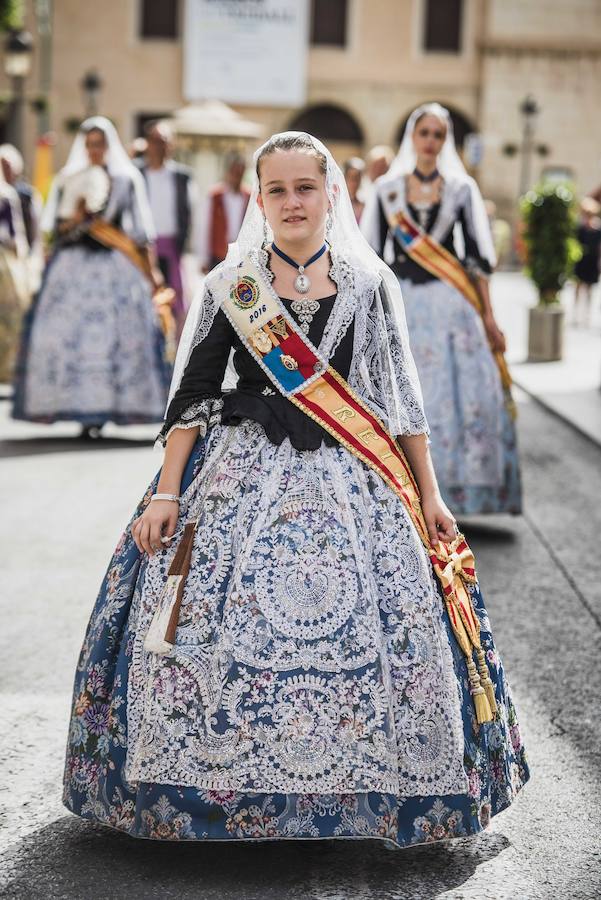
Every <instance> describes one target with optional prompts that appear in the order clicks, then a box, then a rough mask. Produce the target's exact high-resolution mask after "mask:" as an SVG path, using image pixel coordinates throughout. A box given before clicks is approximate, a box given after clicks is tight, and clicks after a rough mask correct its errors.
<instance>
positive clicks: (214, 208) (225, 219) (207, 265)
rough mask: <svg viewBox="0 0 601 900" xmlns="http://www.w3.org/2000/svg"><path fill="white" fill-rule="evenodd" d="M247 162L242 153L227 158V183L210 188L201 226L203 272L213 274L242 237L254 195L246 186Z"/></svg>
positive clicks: (220, 183)
mask: <svg viewBox="0 0 601 900" xmlns="http://www.w3.org/2000/svg"><path fill="white" fill-rule="evenodd" d="M245 171H246V162H245V160H244V157H243V156H241V155H240V154H239V153H230V154H228V155H227V156H226V158H225V175H224V178H223V181H220V182H218V183H217V184H215V185H213V187H212V188H210V190H209V193H208V196H207V197H206V199H205V202H204V203H203V205H202V209H201V214H200V218H199V223H198V234H199V241H198V242H199V254H200V266H201V270H202V271H203V272H204V273H206V272H210V270H211V269H213V268H214V267H215V266H216V265H218V263H220V262H223V260H224V259H225V257H226V254H227V248H228V244H231V243H232V242H233V241H235V240H236V238H237V237H238V232H239V231H240V226H241V225H242V220H243V219H244V214H245V213H246V208H247V206H248V200H249V197H250V191H249V190H248V188H247V187H246V186H245V185H244V184H242V179H243V178H244V173H245Z"/></svg>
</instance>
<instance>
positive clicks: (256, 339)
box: [250, 328, 273, 356]
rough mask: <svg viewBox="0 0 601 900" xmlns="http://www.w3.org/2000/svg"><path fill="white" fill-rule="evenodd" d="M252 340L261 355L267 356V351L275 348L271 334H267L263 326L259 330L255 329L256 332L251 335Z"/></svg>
mask: <svg viewBox="0 0 601 900" xmlns="http://www.w3.org/2000/svg"><path fill="white" fill-rule="evenodd" d="M250 342H251V344H252V345H253V347H254V348H255V350H256V351H257V353H260V354H261V356H265V354H266V353H269V351H270V350H272V349H273V344H272V343H271V340H270V339H269V335H267V334H265V332H264V331H263V329H262V328H259V330H258V331H255V333H254V334H253V335H251V337H250Z"/></svg>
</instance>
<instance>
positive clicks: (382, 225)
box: [361, 103, 521, 514]
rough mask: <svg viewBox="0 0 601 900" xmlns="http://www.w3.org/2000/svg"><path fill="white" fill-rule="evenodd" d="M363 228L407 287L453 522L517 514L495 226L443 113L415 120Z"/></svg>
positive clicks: (426, 110)
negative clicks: (493, 287)
mask: <svg viewBox="0 0 601 900" xmlns="http://www.w3.org/2000/svg"><path fill="white" fill-rule="evenodd" d="M361 227H362V230H363V233H364V234H365V235H366V237H367V239H368V240H369V242H370V243H371V245H372V246H373V247H374V248H375V249H376V251H377V252H378V253H379V255H380V256H381V257H382V258H384V259H386V260H387V261H389V262H390V264H391V267H392V270H393V271H394V272H395V274H396V275H397V277H398V279H399V282H400V285H401V289H402V293H403V300H404V303H405V310H406V314H407V325H408V328H409V338H410V341H411V350H412V352H413V356H414V358H415V362H416V365H417V371H418V374H419V379H420V382H421V386H422V390H423V393H424V406H425V410H426V415H427V417H428V423H429V425H430V429H431V440H432V446H431V450H432V459H433V461H434V467H435V469H436V474H437V477H438V481H439V484H440V489H441V493H442V496H443V497H444V498H445V500H446V502H447V503H448V504H449V505H450V506H451V507H452V509H453V511H454V512H455V513H456V514H470V513H495V512H510V513H519V512H520V510H521V486H520V473H519V463H518V453H517V444H516V435H515V427H514V422H513V415H514V407H513V403H512V401H511V396H510V393H509V376H508V373H507V368H506V366H505V362H504V359H503V352H504V350H505V339H504V337H503V334H502V333H501V331H500V330H499V327H498V325H497V323H496V321H495V317H494V314H493V311H492V307H491V303H490V297H489V291H488V278H489V277H490V275H491V272H492V270H493V267H494V265H495V252H494V247H493V242H492V236H491V232H490V225H489V222H488V217H487V215H486V210H485V207H484V203H483V200H482V197H481V195H480V191H479V190H478V186H477V185H476V182H475V181H474V180H473V179H472V178H470V177H469V176H468V174H467V173H466V171H465V168H464V167H463V163H462V162H461V160H460V158H459V156H458V154H457V151H456V149H455V142H454V139H453V126H452V122H451V117H450V116H449V113H448V111H447V110H446V109H444V108H443V107H441V106H439V104H437V103H429V104H426V105H424V106H420V107H418V108H417V109H416V110H414V112H413V113H412V114H411V116H410V117H409V121H408V123H407V127H406V129H405V134H404V137H403V141H402V144H401V148H400V150H399V153H398V155H397V158H396V160H395V161H394V162H393V164H392V166H391V167H390V170H389V172H388V173H387V174H386V175H385V176H383V177H382V178H381V179H379V180H378V181H377V182H376V185H375V189H374V191H373V192H372V194H371V195H370V202H369V204H368V207H367V208H366V210H365V212H364V214H363V218H362V220H361ZM460 260H461V261H460Z"/></svg>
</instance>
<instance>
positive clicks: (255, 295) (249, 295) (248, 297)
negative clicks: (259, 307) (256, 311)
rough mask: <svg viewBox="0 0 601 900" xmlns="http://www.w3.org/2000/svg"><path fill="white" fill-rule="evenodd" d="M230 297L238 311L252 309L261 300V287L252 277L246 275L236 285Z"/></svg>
mask: <svg viewBox="0 0 601 900" xmlns="http://www.w3.org/2000/svg"><path fill="white" fill-rule="evenodd" d="M230 297H231V299H232V300H233V301H234V303H235V304H236V306H237V307H238V309H251V308H252V307H253V306H254V305H255V303H256V302H257V300H258V299H259V285H258V284H257V282H256V281H255V279H254V278H251V276H250V275H245V276H244V277H243V278H241V279H240V281H238V282H237V283H236V284H235V285H234V287H233V288H232V290H231V293H230Z"/></svg>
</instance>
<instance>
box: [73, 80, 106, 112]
mask: <svg viewBox="0 0 601 900" xmlns="http://www.w3.org/2000/svg"><path fill="white" fill-rule="evenodd" d="M79 86H80V88H81V91H82V94H83V104H84V109H85V111H86V118H87V117H88V116H95V115H96V113H97V112H98V96H99V94H100V91H101V90H102V86H103V83H102V79H101V77H100V75H99V74H98V72H96V71H95V70H94V69H90V70H89V71H88V72H86V74H85V75H84V76H83V78H82V79H81V81H80V82H79Z"/></svg>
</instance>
